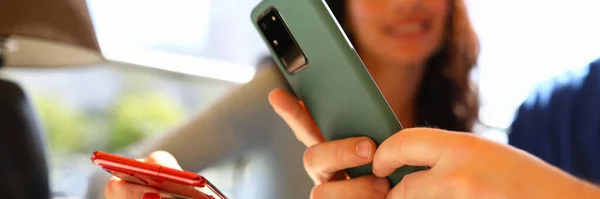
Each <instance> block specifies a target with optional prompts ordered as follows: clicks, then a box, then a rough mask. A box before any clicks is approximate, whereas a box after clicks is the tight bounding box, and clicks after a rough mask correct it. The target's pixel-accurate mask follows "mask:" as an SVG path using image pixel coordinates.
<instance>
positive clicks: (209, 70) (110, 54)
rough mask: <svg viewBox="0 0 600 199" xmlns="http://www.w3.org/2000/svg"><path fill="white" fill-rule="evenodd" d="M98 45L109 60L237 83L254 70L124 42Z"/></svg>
mask: <svg viewBox="0 0 600 199" xmlns="http://www.w3.org/2000/svg"><path fill="white" fill-rule="evenodd" d="M101 48H102V52H103V54H104V56H105V57H106V58H107V59H108V60H112V61H117V62H124V63H130V64H134V65H139V66H145V67H151V68H157V69H161V70H167V71H172V72H178V73H183V74H188V75H196V76H201V77H208V78H213V79H219V80H225V81H231V82H236V83H246V82H249V81H250V80H252V78H253V77H254V73H255V70H254V68H253V67H251V66H245V65H238V64H233V63H229V62H224V61H220V60H214V59H208V58H202V57H196V56H189V55H181V54H175V53H170V52H164V51H157V50H149V49H143V48H127V47H123V46H116V47H112V46H106V45H102V46H101Z"/></svg>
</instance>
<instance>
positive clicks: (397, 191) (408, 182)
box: [386, 171, 437, 199]
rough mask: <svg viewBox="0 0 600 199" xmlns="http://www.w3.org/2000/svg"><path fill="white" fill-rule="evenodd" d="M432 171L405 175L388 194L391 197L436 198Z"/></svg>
mask: <svg viewBox="0 0 600 199" xmlns="http://www.w3.org/2000/svg"><path fill="white" fill-rule="evenodd" d="M432 172H434V171H418V172H415V173H411V174H408V175H405V176H404V177H403V178H402V180H401V181H400V183H398V184H397V185H396V186H394V188H392V190H390V191H389V192H388V194H387V197H386V198H389V199H392V198H393V199H413V198H435V197H434V196H435V194H436V193H437V192H436V191H435V190H434V189H435V186H433V185H435V181H433V175H432Z"/></svg>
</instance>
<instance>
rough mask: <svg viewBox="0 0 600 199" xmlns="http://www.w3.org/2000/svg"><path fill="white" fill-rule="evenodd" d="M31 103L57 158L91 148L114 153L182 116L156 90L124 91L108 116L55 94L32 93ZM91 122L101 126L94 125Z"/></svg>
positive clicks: (84, 151) (175, 122)
mask: <svg viewBox="0 0 600 199" xmlns="http://www.w3.org/2000/svg"><path fill="white" fill-rule="evenodd" d="M33 104H34V106H35V107H36V110H37V114H38V117H39V120H40V122H41V124H42V125H43V128H44V131H45V132H46V134H47V135H46V137H47V139H48V141H49V143H48V145H49V146H50V149H51V153H52V154H53V156H57V157H62V156H64V155H67V154H73V153H89V152H91V151H95V150H101V151H109V152H116V151H118V150H119V149H122V148H124V147H127V146H128V145H130V144H132V143H134V142H137V141H140V140H141V139H144V138H147V137H149V136H152V135H154V134H156V133H164V132H165V131H167V130H168V129H169V128H173V127H174V126H175V125H176V124H177V123H179V122H181V120H182V118H183V117H184V112H183V110H182V109H181V108H180V107H179V106H178V104H177V103H176V102H175V101H173V100H172V99H170V98H168V97H167V96H164V95H162V94H160V93H145V94H126V95H124V96H121V98H119V99H118V101H117V103H116V104H114V106H113V107H111V108H109V109H108V111H109V112H108V115H102V116H99V115H94V117H90V115H86V113H85V112H83V110H80V109H78V107H73V106H70V105H68V103H66V102H65V101H64V100H61V98H59V97H51V96H47V95H36V96H34V98H33ZM92 119H95V120H92ZM96 120H98V121H96ZM94 124H100V125H103V126H102V127H101V128H98V127H97V126H94ZM99 129H100V130H99Z"/></svg>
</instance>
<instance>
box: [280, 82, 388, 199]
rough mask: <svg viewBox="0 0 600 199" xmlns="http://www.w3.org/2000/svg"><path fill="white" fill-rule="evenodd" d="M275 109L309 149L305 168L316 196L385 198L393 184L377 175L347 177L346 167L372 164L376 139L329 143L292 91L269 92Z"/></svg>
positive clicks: (306, 153) (313, 194)
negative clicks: (313, 184)
mask: <svg viewBox="0 0 600 199" xmlns="http://www.w3.org/2000/svg"><path fill="white" fill-rule="evenodd" d="M269 102H270V103H271V105H272V106H273V109H274V110H275V112H277V114H279V116H281V118H283V120H284V121H285V122H286V123H287V124H288V125H289V126H290V128H291V129H292V130H293V131H294V135H295V136H296V138H297V139H298V140H299V141H300V142H302V143H303V144H304V145H306V146H307V147H308V148H307V149H306V151H305V152H304V158H303V159H304V168H305V169H306V172H307V173H308V175H309V176H310V178H311V179H312V180H313V182H314V183H315V187H313V190H312V191H311V198H312V199H319V198H346V199H352V198H374V199H377V198H384V197H385V195H386V193H387V192H388V190H389V188H390V185H389V182H388V181H387V179H385V178H377V177H375V176H374V175H371V176H363V177H358V178H353V179H347V177H346V174H345V173H344V172H343V170H344V169H347V168H352V167H357V166H361V165H365V164H368V163H370V162H371V161H372V160H373V155H374V153H375V149H376V146H375V142H374V141H373V140H371V139H370V138H367V137H353V138H347V139H341V140H335V141H331V142H325V139H324V138H323V135H322V134H321V132H320V131H319V129H318V127H317V125H316V124H315V122H314V121H313V120H312V118H311V116H310V115H309V113H308V111H307V110H306V108H305V107H304V106H303V105H302V103H301V102H300V101H299V100H298V99H297V98H296V97H294V96H293V95H291V94H290V93H288V92H286V91H283V90H280V89H276V90H273V91H272V92H271V93H269Z"/></svg>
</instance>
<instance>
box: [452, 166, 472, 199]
mask: <svg viewBox="0 0 600 199" xmlns="http://www.w3.org/2000/svg"><path fill="white" fill-rule="evenodd" d="M457 173H459V172H456V173H455V174H453V175H449V176H448V179H447V180H445V182H446V186H445V189H446V191H449V192H447V193H451V195H452V196H455V197H457V198H472V197H474V196H476V195H477V194H476V193H477V190H478V187H479V183H478V182H475V181H474V179H473V178H469V177H467V176H465V175H464V174H457Z"/></svg>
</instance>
